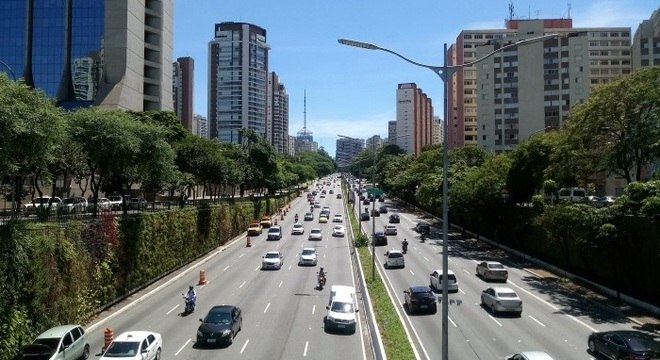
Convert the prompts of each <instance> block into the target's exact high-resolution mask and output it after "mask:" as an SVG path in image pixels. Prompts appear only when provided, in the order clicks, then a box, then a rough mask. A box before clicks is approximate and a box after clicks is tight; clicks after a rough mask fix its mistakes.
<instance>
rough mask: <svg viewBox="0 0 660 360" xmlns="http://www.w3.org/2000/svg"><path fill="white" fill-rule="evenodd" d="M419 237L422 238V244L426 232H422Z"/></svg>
mask: <svg viewBox="0 0 660 360" xmlns="http://www.w3.org/2000/svg"><path fill="white" fill-rule="evenodd" d="M420 237H421V238H422V242H424V240H426V232H422V233H421V234H420Z"/></svg>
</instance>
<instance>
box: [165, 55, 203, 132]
mask: <svg viewBox="0 0 660 360" xmlns="http://www.w3.org/2000/svg"><path fill="white" fill-rule="evenodd" d="M194 71H195V61H194V60H193V58H191V57H180V58H178V59H176V61H175V62H174V63H173V64H172V99H173V105H174V112H175V113H176V116H177V118H178V119H179V121H181V125H183V127H185V128H186V129H188V130H190V132H191V133H193V134H198V133H199V129H198V128H197V126H198V124H197V122H196V121H195V119H194V117H193V89H194Z"/></svg>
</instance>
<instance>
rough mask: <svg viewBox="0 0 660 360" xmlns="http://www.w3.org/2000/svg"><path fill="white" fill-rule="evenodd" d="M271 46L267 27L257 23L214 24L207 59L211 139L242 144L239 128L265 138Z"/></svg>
mask: <svg viewBox="0 0 660 360" xmlns="http://www.w3.org/2000/svg"><path fill="white" fill-rule="evenodd" d="M269 49H270V47H269V46H268V44H267V43H266V30H264V29H262V28H260V27H258V26H256V25H252V24H247V23H237V22H223V23H220V24H216V25H215V33H214V39H213V40H211V41H210V42H209V61H208V68H209V76H208V81H209V91H208V97H209V98H208V121H209V131H210V134H209V135H210V137H211V139H219V140H220V141H223V142H231V143H239V142H241V139H240V138H239V137H240V134H239V131H238V130H240V129H251V130H254V131H255V132H256V133H257V134H259V135H261V136H262V137H264V138H265V137H266V121H267V116H266V106H267V104H266V103H267V94H268V89H267V87H268V50H269Z"/></svg>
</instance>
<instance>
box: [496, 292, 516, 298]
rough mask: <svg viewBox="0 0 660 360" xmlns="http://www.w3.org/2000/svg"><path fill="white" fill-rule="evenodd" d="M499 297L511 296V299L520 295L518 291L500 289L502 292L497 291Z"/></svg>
mask: <svg viewBox="0 0 660 360" xmlns="http://www.w3.org/2000/svg"><path fill="white" fill-rule="evenodd" d="M497 297H500V298H509V299H510V298H517V297H518V295H516V293H514V292H509V291H506V292H504V291H500V292H498V293H497Z"/></svg>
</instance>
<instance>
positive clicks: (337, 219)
mask: <svg viewBox="0 0 660 360" xmlns="http://www.w3.org/2000/svg"><path fill="white" fill-rule="evenodd" d="M332 222H335V223H340V222H344V217H343V216H341V214H335V216H333V217H332Z"/></svg>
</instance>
